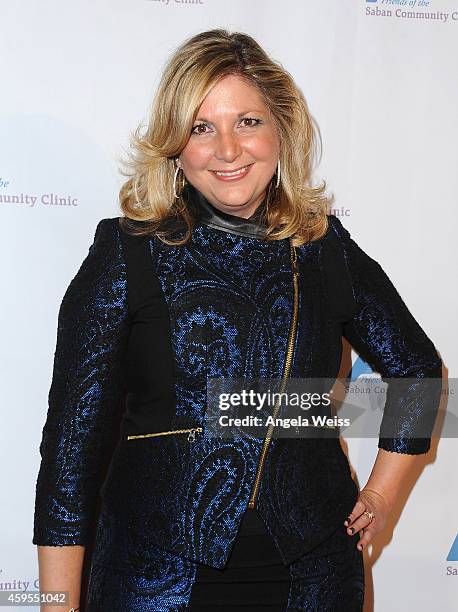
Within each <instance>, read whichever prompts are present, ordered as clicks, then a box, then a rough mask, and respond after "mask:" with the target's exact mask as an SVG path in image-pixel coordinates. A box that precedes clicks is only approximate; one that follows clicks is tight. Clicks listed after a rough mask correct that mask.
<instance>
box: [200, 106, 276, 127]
mask: <svg viewBox="0 0 458 612" xmlns="http://www.w3.org/2000/svg"><path fill="white" fill-rule="evenodd" d="M248 113H257V114H258V115H260V114H262V115H264V114H265V111H262V110H258V109H256V108H252V109H250V110H247V111H243V112H242V113H239V114H238V115H237V117H238V118H239V119H240V117H243V115H248ZM194 121H207V122H208V123H211V120H210V119H206V118H205V117H196V118H195V119H194Z"/></svg>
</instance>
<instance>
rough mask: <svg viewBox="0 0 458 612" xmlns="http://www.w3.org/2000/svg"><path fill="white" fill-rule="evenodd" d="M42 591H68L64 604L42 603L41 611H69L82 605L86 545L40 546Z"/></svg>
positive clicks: (39, 566)
mask: <svg viewBox="0 0 458 612" xmlns="http://www.w3.org/2000/svg"><path fill="white" fill-rule="evenodd" d="M37 548H38V568H39V581H40V591H67V592H68V602H67V603H66V604H65V605H64V606H56V605H52V606H49V605H44V606H43V605H42V606H41V607H40V612H61V611H62V612H64V611H65V612H68V610H70V608H72V607H73V608H77V607H79V605H80V591H81V574H82V569H83V559H84V551H85V547H84V546H78V545H75V546H38V547H37Z"/></svg>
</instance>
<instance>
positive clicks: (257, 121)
mask: <svg viewBox="0 0 458 612" xmlns="http://www.w3.org/2000/svg"><path fill="white" fill-rule="evenodd" d="M242 121H255V122H256V123H252V124H251V125H245V127H255V126H256V125H259V124H260V123H262V121H261V119H255V118H254V117H245V118H244V119H242Z"/></svg>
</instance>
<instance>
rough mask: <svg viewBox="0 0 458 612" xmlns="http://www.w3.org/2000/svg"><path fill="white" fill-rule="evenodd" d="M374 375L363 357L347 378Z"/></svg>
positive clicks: (358, 359)
mask: <svg viewBox="0 0 458 612" xmlns="http://www.w3.org/2000/svg"><path fill="white" fill-rule="evenodd" d="M371 2H372V0H371ZM373 373H374V371H373V370H372V368H371V367H370V366H369V365H368V364H367V363H366V362H365V361H364V359H362V358H361V357H358V358H357V359H355V363H354V364H353V365H352V367H351V370H350V372H349V374H348V376H347V378H349V379H350V382H353V381H354V380H357V379H358V377H359V376H364V375H365V374H373Z"/></svg>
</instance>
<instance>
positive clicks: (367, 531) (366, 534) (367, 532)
mask: <svg viewBox="0 0 458 612" xmlns="http://www.w3.org/2000/svg"><path fill="white" fill-rule="evenodd" d="M374 535H375V530H373V529H372V528H371V527H365V528H364V531H363V535H362V536H361V537H360V539H359V542H358V544H357V548H358V550H365V549H366V548H367V546H368V544H369V543H370V542H371V540H372V538H373V537H374Z"/></svg>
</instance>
